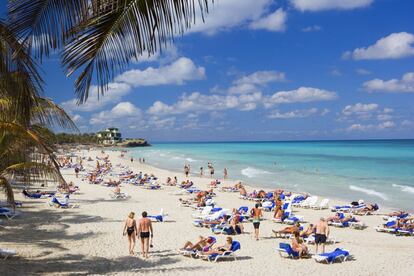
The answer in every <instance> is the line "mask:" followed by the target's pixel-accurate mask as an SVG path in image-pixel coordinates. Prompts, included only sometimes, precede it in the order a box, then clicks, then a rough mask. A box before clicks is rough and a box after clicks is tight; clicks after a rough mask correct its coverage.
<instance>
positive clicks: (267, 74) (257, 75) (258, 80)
mask: <svg viewBox="0 0 414 276" xmlns="http://www.w3.org/2000/svg"><path fill="white" fill-rule="evenodd" d="M285 80H286V77H285V73H283V72H277V71H257V72H254V73H253V74H250V75H248V76H244V77H242V78H240V79H238V80H235V81H234V84H257V85H264V84H267V83H270V82H276V81H285Z"/></svg>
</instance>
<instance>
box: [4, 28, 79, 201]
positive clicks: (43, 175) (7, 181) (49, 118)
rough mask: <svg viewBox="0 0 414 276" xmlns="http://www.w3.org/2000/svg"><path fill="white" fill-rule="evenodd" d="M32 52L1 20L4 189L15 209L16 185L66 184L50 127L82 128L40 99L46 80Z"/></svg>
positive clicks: (60, 110) (50, 103)
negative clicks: (30, 52) (45, 182)
mask: <svg viewBox="0 0 414 276" xmlns="http://www.w3.org/2000/svg"><path fill="white" fill-rule="evenodd" d="M27 51H28V48H27V46H26V45H25V43H24V42H20V40H19V39H17V38H16V36H15V35H14V33H13V31H12V30H11V29H10V28H9V27H8V26H7V24H6V23H5V22H2V21H0V188H1V189H2V190H3V191H4V192H5V194H6V196H7V200H8V201H9V202H10V203H12V206H14V195H13V185H12V183H14V182H16V181H20V182H22V181H23V182H24V183H25V184H30V183H34V182H38V181H45V180H55V181H59V182H60V183H61V184H63V185H64V184H65V180H64V179H63V177H62V176H61V174H60V172H59V166H58V163H57V162H56V159H55V156H54V154H53V147H52V143H51V141H52V139H51V135H50V132H49V131H48V130H47V127H53V126H60V127H63V128H70V129H76V126H75V125H74V123H73V122H72V120H71V119H70V117H69V116H68V115H67V114H66V113H65V112H64V110H63V109H61V108H60V107H59V106H57V105H56V104H54V103H53V102H52V101H51V100H49V99H46V98H43V97H41V96H40V93H41V92H42V85H43V81H42V79H41V77H40V75H39V73H38V71H37V66H36V64H35V63H34V61H33V60H32V59H31V57H30V55H28V52H27Z"/></svg>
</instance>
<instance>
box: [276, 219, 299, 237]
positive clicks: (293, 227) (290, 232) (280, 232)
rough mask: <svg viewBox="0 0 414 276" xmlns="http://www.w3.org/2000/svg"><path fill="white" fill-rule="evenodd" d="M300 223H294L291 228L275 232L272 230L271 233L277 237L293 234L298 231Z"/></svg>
mask: <svg viewBox="0 0 414 276" xmlns="http://www.w3.org/2000/svg"><path fill="white" fill-rule="evenodd" d="M299 228H300V223H299V222H296V223H295V225H293V226H288V227H285V228H283V229H282V230H279V231H276V230H272V232H273V233H274V234H275V235H276V236H277V235H278V234H294V233H295V232H299V231H300V229H299Z"/></svg>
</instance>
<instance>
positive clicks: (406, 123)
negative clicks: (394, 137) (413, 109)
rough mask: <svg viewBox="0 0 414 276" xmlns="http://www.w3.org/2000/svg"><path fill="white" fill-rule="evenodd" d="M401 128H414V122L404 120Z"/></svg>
mask: <svg viewBox="0 0 414 276" xmlns="http://www.w3.org/2000/svg"><path fill="white" fill-rule="evenodd" d="M401 126H402V127H405V128H414V122H413V121H410V120H404V121H402V122H401Z"/></svg>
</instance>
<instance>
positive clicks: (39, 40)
mask: <svg viewBox="0 0 414 276" xmlns="http://www.w3.org/2000/svg"><path fill="white" fill-rule="evenodd" d="M88 2H90V0H9V4H8V15H9V18H8V20H9V21H10V23H11V25H12V26H13V31H14V32H16V33H18V34H19V38H21V39H22V40H23V41H25V43H27V45H28V46H29V48H30V50H31V52H32V53H33V54H34V56H35V57H38V58H41V57H42V56H43V55H46V56H48V55H49V54H50V52H51V51H52V50H55V49H59V48H62V45H63V43H64V39H65V34H66V32H67V31H68V30H70V29H72V28H73V27H74V26H76V25H77V24H78V23H79V22H81V21H82V18H83V17H85V16H86V15H87V14H88V6H89V5H88Z"/></svg>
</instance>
